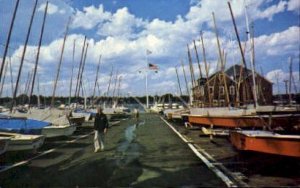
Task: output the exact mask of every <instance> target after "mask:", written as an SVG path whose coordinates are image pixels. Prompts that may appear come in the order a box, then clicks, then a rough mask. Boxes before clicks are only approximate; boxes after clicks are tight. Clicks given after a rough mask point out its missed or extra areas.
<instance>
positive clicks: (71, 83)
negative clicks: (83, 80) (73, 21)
mask: <svg viewBox="0 0 300 188" xmlns="http://www.w3.org/2000/svg"><path fill="white" fill-rule="evenodd" d="M75 45H76V39H74V41H73V54H72V73H71V80H70V91H69V106H70V104H71V95H72V85H73V73H74V56H75Z"/></svg>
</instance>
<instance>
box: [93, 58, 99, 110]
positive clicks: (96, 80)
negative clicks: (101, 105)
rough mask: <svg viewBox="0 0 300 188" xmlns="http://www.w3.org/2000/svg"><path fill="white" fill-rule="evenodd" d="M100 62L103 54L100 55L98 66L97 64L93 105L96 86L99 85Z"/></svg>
mask: <svg viewBox="0 0 300 188" xmlns="http://www.w3.org/2000/svg"><path fill="white" fill-rule="evenodd" d="M100 63H101V54H100V56H99V62H98V66H97V73H96V79H95V85H94V90H93V104H92V105H94V100H95V93H96V86H97V82H98V74H99V69H100Z"/></svg>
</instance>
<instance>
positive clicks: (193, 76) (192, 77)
mask: <svg viewBox="0 0 300 188" xmlns="http://www.w3.org/2000/svg"><path fill="white" fill-rule="evenodd" d="M186 46H187V51H188V58H189V65H190V72H191V81H192V88H194V87H195V86H196V81H195V74H194V68H193V63H192V57H191V53H190V48H189V45H188V44H187V45H186Z"/></svg>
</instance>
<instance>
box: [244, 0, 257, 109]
mask: <svg viewBox="0 0 300 188" xmlns="http://www.w3.org/2000/svg"><path fill="white" fill-rule="evenodd" d="M244 3H245V1H244ZM245 17H246V28H247V31H246V33H247V37H248V41H249V42H250V44H251V52H252V53H251V54H250V66H251V71H252V83H253V87H252V89H253V91H252V92H253V98H254V104H255V105H254V107H257V106H258V102H257V91H256V79H255V77H256V73H255V71H254V69H255V66H254V39H253V40H251V36H250V29H249V20H248V12H247V7H246V5H245ZM252 31H253V30H252ZM252 38H254V36H252Z"/></svg>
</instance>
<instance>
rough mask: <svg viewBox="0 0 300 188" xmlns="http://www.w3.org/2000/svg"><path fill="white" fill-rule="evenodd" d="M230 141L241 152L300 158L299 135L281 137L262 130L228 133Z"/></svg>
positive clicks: (281, 135)
mask: <svg viewBox="0 0 300 188" xmlns="http://www.w3.org/2000/svg"><path fill="white" fill-rule="evenodd" d="M230 141H231V143H232V144H233V145H234V146H235V147H236V148H237V149H238V150H242V151H255V152H261V153H268V154H276V155H282V156H289V157H300V135H283V134H278V133H275V132H271V131H262V130H237V131H231V132H230Z"/></svg>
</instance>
